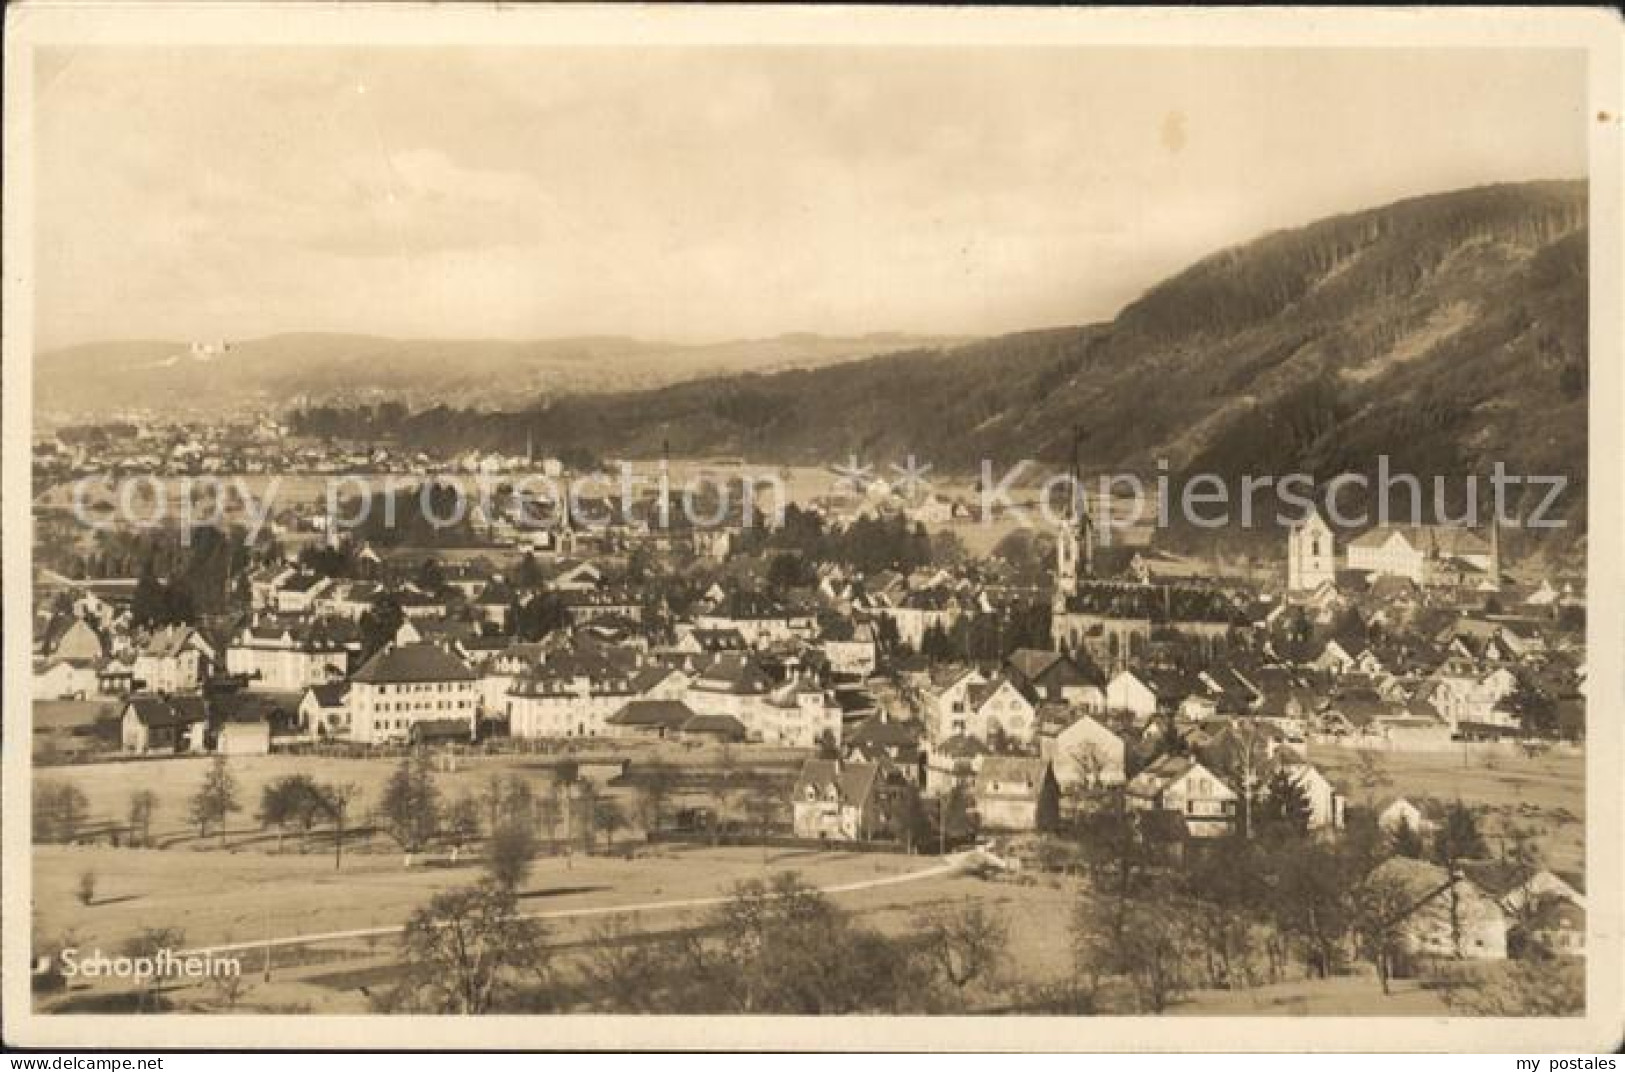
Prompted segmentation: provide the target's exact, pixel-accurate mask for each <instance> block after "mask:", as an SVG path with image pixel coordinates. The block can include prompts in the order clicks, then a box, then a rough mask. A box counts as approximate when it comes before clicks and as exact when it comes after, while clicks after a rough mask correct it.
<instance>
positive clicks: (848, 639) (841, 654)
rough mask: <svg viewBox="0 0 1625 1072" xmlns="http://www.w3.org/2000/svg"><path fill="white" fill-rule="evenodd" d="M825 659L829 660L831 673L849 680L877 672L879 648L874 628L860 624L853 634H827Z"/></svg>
mask: <svg viewBox="0 0 1625 1072" xmlns="http://www.w3.org/2000/svg"><path fill="white" fill-rule="evenodd" d="M821 643H822V646H823V650H824V658H826V659H828V660H829V669H830V673H832V674H836V675H839V676H841V677H848V678H865V677H868V676H869V675H870V674H873V673H874V672H875V667H876V665H877V662H878V652H879V646H878V645H877V644H876V642H875V629H874V626H872V625H870V624H869V623H868V622H860V623H858V624H857V625H856V626H854V627H853V628H852V631H851V634H850V635H849V636H848V635H842V636H839V637H837V636H836V635H833V634H830V633H825V635H824V638H823V640H822V642H821Z"/></svg>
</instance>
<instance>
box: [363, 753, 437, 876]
mask: <svg viewBox="0 0 1625 1072" xmlns="http://www.w3.org/2000/svg"><path fill="white" fill-rule="evenodd" d="M378 818H379V820H380V822H381V823H382V824H383V827H384V832H385V833H387V834H388V835H389V836H390V837H391V838H392V839H394V841H395V843H396V844H397V845H399V846H400V847H401V851H402V852H403V853H405V856H406V866H407V867H411V866H412V856H413V855H414V854H415V853H417V852H419V851H421V850H422V849H423V847H424V846H425V845H427V844H428V843H429V841H430V840H431V839H433V837H434V836H435V834H436V832H437V831H438V830H439V829H440V818H441V815H440V791H439V789H438V788H437V787H436V786H435V784H434V775H433V774H432V773H431V771H430V769H429V760H428V757H427V756H423V755H419V756H418V757H417V758H416V759H415V760H414V759H403V760H401V763H400V766H398V767H396V768H395V771H394V772H393V773H392V774H391V775H390V776H389V780H388V781H386V782H385V783H384V790H383V795H382V797H380V799H379V801H378Z"/></svg>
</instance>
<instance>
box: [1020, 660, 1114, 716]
mask: <svg viewBox="0 0 1625 1072" xmlns="http://www.w3.org/2000/svg"><path fill="white" fill-rule="evenodd" d="M1004 672H1005V673H1006V674H1007V675H1009V677H1010V679H1011V680H1012V681H1014V682H1015V683H1016V685H1017V687H1019V688H1020V689H1021V690H1022V691H1023V692H1025V693H1026V694H1027V695H1028V696H1029V698H1031V699H1033V700H1034V701H1035V702H1041V701H1045V700H1048V701H1061V702H1064V703H1068V704H1075V705H1078V706H1081V707H1084V708H1087V709H1090V710H1095V711H1100V710H1104V709H1105V706H1106V693H1105V691H1104V690H1103V689H1102V688H1101V685H1102V681H1101V679H1100V675H1099V672H1098V671H1094V669H1093V667H1091V668H1089V669H1088V670H1085V669H1084V668H1083V667H1081V666H1079V665H1078V664H1077V663H1076V662H1075V661H1073V660H1072V659H1070V658H1068V657H1067V656H1065V655H1063V654H1061V653H1060V652H1055V651H1045V650H1043V649H1041V648H1017V649H1016V650H1015V651H1013V652H1011V653H1010V657H1009V658H1008V659H1006V660H1005V663H1004Z"/></svg>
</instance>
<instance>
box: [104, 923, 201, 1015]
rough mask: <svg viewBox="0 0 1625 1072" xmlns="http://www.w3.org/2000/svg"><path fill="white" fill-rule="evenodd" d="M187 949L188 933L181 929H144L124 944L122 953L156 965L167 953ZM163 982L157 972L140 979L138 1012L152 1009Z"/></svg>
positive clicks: (137, 999) (133, 958)
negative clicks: (160, 957)
mask: <svg viewBox="0 0 1625 1072" xmlns="http://www.w3.org/2000/svg"><path fill="white" fill-rule="evenodd" d="M185 948H186V932H185V931H183V930H181V929H180V928H179V927H143V928H141V930H140V931H138V932H137V933H135V934H133V935H131V936H130V937H129V938H128V939H127V940H126V941H125V942H124V945H123V947H122V948H121V950H120V952H122V953H123V954H124V955H125V956H127V957H129V958H130V959H131V960H134V961H141V960H146V961H147V962H148V963H156V962H157V960H158V958H159V956H160V955H162V954H163V953H164V952H165V951H168V952H171V953H173V952H175V951H176V950H180V949H185ZM161 981H162V977H161V976H160V975H158V974H157V973H156V972H154V973H152V974H150V975H143V976H140V977H139V982H140V984H141V989H140V992H139V995H138V996H137V998H136V1002H137V1004H136V1011H137V1012H147V1011H149V1010H151V1009H152V1007H153V1005H154V1001H153V998H154V996H155V994H156V992H157V987H158V983H159V982H161Z"/></svg>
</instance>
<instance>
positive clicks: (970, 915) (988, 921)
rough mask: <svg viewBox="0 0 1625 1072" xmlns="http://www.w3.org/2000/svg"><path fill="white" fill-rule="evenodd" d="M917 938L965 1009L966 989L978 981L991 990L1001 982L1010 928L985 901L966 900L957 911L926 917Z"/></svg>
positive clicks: (955, 909)
mask: <svg viewBox="0 0 1625 1072" xmlns="http://www.w3.org/2000/svg"><path fill="white" fill-rule="evenodd" d="M917 937H918V939H919V943H920V948H921V950H922V951H923V952H924V954H925V955H926V956H927V957H928V958H930V960H931V962H932V964H933V965H934V966H935V969H936V971H937V972H938V973H939V974H940V975H941V977H942V979H943V980H944V981H945V982H947V983H948V985H949V986H951V987H952V988H953V993H954V995H955V998H956V1002H957V1003H958V1004H959V1005H960V1006H961V1007H963V1005H964V1002H965V990H966V988H968V987H969V986H971V985H972V984H973V983H978V982H979V983H981V984H982V985H983V986H984V987H987V986H990V985H993V984H994V983H995V982H996V980H997V979H998V976H999V974H1000V971H1001V969H1002V968H1003V966H1004V964H1005V960H1006V954H1005V948H1006V946H1007V945H1008V943H1009V940H1010V927H1009V925H1008V924H1006V923H1005V921H1004V920H1002V919H999V918H998V917H997V916H995V915H993V914H992V913H990V912H989V911H988V910H987V909H986V908H985V907H984V906H983V905H982V904H981V902H979V901H972V900H966V901H965V903H964V904H962V905H960V906H959V907H957V908H952V909H948V910H944V911H938V912H933V913H931V914H930V915H928V916H926V917H925V918H924V919H923V920H921V922H920V925H919V928H918V932H917Z"/></svg>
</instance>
